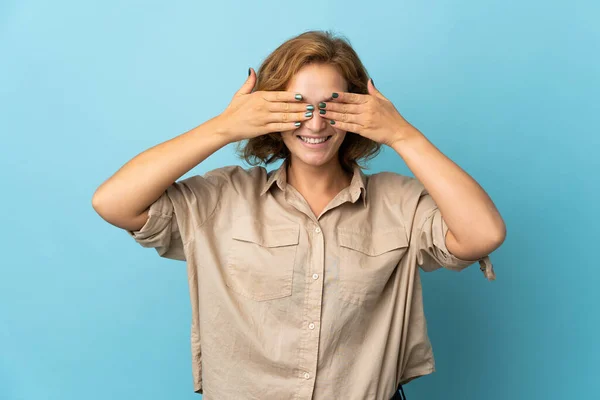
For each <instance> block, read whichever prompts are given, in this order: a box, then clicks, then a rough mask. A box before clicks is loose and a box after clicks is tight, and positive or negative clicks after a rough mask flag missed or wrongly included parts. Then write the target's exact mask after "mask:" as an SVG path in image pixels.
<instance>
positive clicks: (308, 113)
mask: <svg viewBox="0 0 600 400" xmlns="http://www.w3.org/2000/svg"><path fill="white" fill-rule="evenodd" d="M304 116H305V117H312V113H311V112H310V111H309V112H306V113H304Z"/></svg>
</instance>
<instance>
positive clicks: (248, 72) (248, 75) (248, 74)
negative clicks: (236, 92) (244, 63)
mask: <svg viewBox="0 0 600 400" xmlns="http://www.w3.org/2000/svg"><path fill="white" fill-rule="evenodd" d="M248 76H250V68H248Z"/></svg>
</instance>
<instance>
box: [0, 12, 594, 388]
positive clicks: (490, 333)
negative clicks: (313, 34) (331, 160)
mask: <svg viewBox="0 0 600 400" xmlns="http://www.w3.org/2000/svg"><path fill="white" fill-rule="evenodd" d="M283 3H284V2H281V1H262V2H252V3H250V2H242V1H239V2H232V1H220V2H202V3H201V2H193V1H179V2H168V3H167V2H166V1H165V2H155V1H152V2H150V1H129V2H117V1H111V2H108V1H102V2H100V1H85V2H77V1H53V2H48V1H27V0H19V1H16V0H9V1H7V0H4V1H3V2H1V3H0V60H1V61H0V135H1V142H0V167H1V168H0V178H1V180H2V186H1V188H2V189H1V190H2V195H1V196H0V205H1V207H0V227H1V230H0V239H1V243H2V250H3V256H2V258H1V261H0V267H1V268H0V273H1V275H0V399H3V400H4V399H6V400H22V399H27V400H29V399H49V400H71V399H73V400H75V399H77V400H79V399H98V400H100V399H103V400H104V399H127V400H131V399H145V400H150V399H197V398H200V397H199V395H197V394H194V393H193V391H192V378H191V366H190V362H191V361H190V358H191V355H190V347H189V346H190V345H189V323H190V303H189V292H188V287H187V277H186V268H185V264H184V263H182V262H178V261H173V260H167V259H162V258H160V257H158V255H157V254H156V252H155V251H154V250H151V249H144V248H142V247H141V246H139V245H138V244H137V243H135V241H134V240H133V239H131V238H130V237H129V236H128V235H127V233H126V232H124V231H123V230H120V229H118V228H116V227H114V226H112V225H109V224H108V223H106V222H104V221H103V220H102V219H101V218H100V217H99V216H98V215H97V214H96V213H95V212H94V210H93V208H92V206H91V198H92V195H93V193H94V190H95V189H96V188H97V187H98V186H99V185H100V184H101V183H102V182H103V181H104V180H105V179H107V178H108V177H109V176H110V175H112V174H113V173H114V172H115V171H116V170H117V169H118V168H119V167H121V166H122V165H123V164H124V163H125V162H127V161H128V160H129V159H131V158H132V157H134V156H135V155H136V154H138V153H140V152H142V151H143V150H145V149H147V148H149V147H151V146H153V145H155V144H158V143H161V142H164V141H166V140H168V139H170V138H172V137H174V136H176V135H178V134H181V133H183V132H185V131H187V130H189V129H191V128H193V127H194V126H197V125H199V124H200V123H202V122H204V121H206V120H208V119H210V118H212V117H213V116H215V115H217V114H218V113H220V112H222V111H223V109H224V108H225V107H226V106H227V104H228V103H229V101H230V99H231V97H232V95H233V93H234V92H235V91H236V90H238V88H239V87H240V86H241V85H242V83H243V82H244V80H245V79H246V77H247V70H248V67H250V66H252V67H254V68H258V67H259V65H260V63H261V61H262V60H263V59H264V57H266V56H267V55H268V54H269V53H270V52H271V51H273V50H274V49H275V48H276V47H277V46H279V44H281V43H282V42H283V41H285V40H287V39H289V38H291V37H292V36H295V35H297V34H299V33H301V32H303V31H306V30H310V29H329V30H333V31H334V32H336V33H339V34H342V35H345V36H346V37H347V38H348V39H350V42H351V43H352V45H353V46H354V48H355V49H356V51H357V52H358V54H359V55H360V57H361V59H362V61H363V62H364V64H365V66H366V67H367V69H368V71H369V73H370V75H371V76H372V77H373V78H374V80H375V83H376V85H377V87H378V88H379V90H381V91H382V93H383V94H384V95H385V96H387V97H388V98H389V99H390V100H391V101H392V102H393V103H394V104H395V106H396V107H397V108H398V110H399V111H400V112H401V113H402V114H403V115H404V117H405V118H406V119H407V120H408V121H409V122H411V123H412V124H413V125H415V126H416V127H417V128H419V129H420V130H421V132H423V133H424V134H425V135H426V136H427V137H428V138H429V139H430V140H431V141H432V142H433V143H434V144H435V145H436V146H437V147H438V148H439V149H440V150H441V151H442V152H444V153H445V154H446V155H448V156H449V157H450V158H451V159H453V160H454V161H455V162H456V163H458V164H459V165H460V166H461V167H462V168H463V169H465V170H466V171H467V172H468V173H469V174H471V175H472V176H473V177H474V178H475V179H476V180H477V181H478V182H479V183H480V184H481V185H482V186H483V188H484V189H485V190H486V191H487V192H488V193H489V194H490V196H491V197H492V199H493V200H494V202H495V204H496V205H497V207H498V209H499V210H500V212H501V214H502V215H503V217H504V218H505V221H506V223H507V227H508V236H507V239H506V241H505V243H504V244H503V246H502V247H501V248H500V249H498V250H497V251H496V252H494V253H493V254H492V261H493V262H494V265H495V270H496V273H497V276H498V279H497V280H496V281H495V282H487V281H486V280H485V279H484V278H483V276H482V274H481V272H480V271H479V269H478V267H477V266H476V265H473V266H472V267H470V268H468V269H467V270H465V271H463V272H461V273H456V272H451V271H447V270H438V271H436V272H433V273H422V278H423V285H424V298H425V307H426V309H425V311H426V314H427V318H428V326H429V332H430V337H431V340H432V343H433V346H434V353H435V357H436V361H437V371H436V372H435V373H434V374H432V375H429V376H426V377H423V378H420V379H417V380H415V381H413V382H411V383H409V384H408V385H406V387H405V389H406V394H407V396H408V398H409V399H410V400H413V399H460V400H462V399H473V400H481V399H489V400H496V399H498V400H499V399H505V398H512V399H546V398H550V397H552V398H554V397H556V398H570V399H592V398H597V397H595V396H597V393H598V392H599V391H600V385H599V382H600V380H599V379H598V378H597V375H598V372H600V371H599V370H600V368H599V367H598V361H599V359H600V351H599V347H600V346H599V345H598V340H599V338H598V330H599V327H600V312H599V311H598V306H599V300H600V297H599V295H598V285H599V283H600V266H599V265H598V256H597V255H598V246H599V244H600V230H599V229H600V228H599V226H600V224H599V222H598V220H599V217H600V215H599V212H598V205H599V203H600V202H599V200H600V199H599V197H600V196H599V179H598V173H599V172H600V162H599V157H598V148H599V145H600V140H599V138H598V134H599V133H600V129H599V126H600V102H599V100H598V95H599V94H600V72H599V71H600V65H599V63H600V52H599V47H600V24H598V20H599V18H600V6H599V5H598V2H597V1H592V0H590V1H570V2H567V1H542V0H536V1H533V0H529V1H507V0H492V1H475V0H458V1H449V0H442V1H423V0H420V1H417V0H412V1H369V2H358V1H341V0H339V1H323V2H295V3H294V4H293V5H285V6H284V5H282V4H283ZM286 4H287V3H286ZM229 164H241V161H239V159H237V158H236V157H235V154H234V146H233V145H230V146H227V147H225V148H223V149H221V150H220V151H218V152H217V153H215V154H214V155H213V156H211V157H210V158H209V159H207V160H206V161H205V162H204V163H202V165H200V166H198V167H196V168H194V169H193V170H192V171H191V172H190V174H197V173H204V172H206V171H208V170H210V169H213V168H216V167H219V166H223V165H229ZM242 165H243V164H242ZM370 166H371V169H370V170H368V171H367V173H375V172H379V171H382V170H390V171H395V172H399V173H403V174H407V175H412V173H411V172H410V170H409V169H408V168H407V167H406V165H405V164H404V162H403V161H402V159H401V158H400V157H399V156H398V155H397V154H396V153H395V152H394V151H393V150H392V149H390V148H385V150H384V152H383V153H382V154H381V155H380V156H379V158H377V159H376V160H374V161H373V162H372V163H371V164H370ZM186 176H189V174H186V175H185V176H184V177H186ZM594 393H595V394H594Z"/></svg>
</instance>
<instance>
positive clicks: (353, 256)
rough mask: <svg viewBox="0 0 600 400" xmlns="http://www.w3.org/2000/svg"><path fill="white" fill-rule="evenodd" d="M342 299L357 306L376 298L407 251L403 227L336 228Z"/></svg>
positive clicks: (339, 292)
mask: <svg viewBox="0 0 600 400" xmlns="http://www.w3.org/2000/svg"><path fill="white" fill-rule="evenodd" d="M338 243H339V245H340V247H339V257H340V264H339V289H338V297H339V299H340V300H341V301H343V302H347V303H352V304H356V305H364V304H365V303H369V304H372V303H374V302H376V301H377V299H379V297H380V296H381V293H382V292H383V289H384V287H385V285H386V283H387V282H388V280H389V278H390V276H391V275H392V273H393V272H394V269H395V268H396V266H397V265H398V264H399V263H400V260H401V259H402V257H403V256H404V255H405V254H406V252H407V251H408V239H407V237H406V233H405V232H404V228H402V227H394V228H391V229H382V230H373V231H371V232H366V231H363V232H357V231H351V230H346V229H341V228H339V229H338Z"/></svg>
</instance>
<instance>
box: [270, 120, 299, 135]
mask: <svg viewBox="0 0 600 400" xmlns="http://www.w3.org/2000/svg"><path fill="white" fill-rule="evenodd" d="M300 125H301V122H300V121H296V122H271V123H268V124H266V125H265V130H266V131H267V132H284V131H291V130H295V129H298V128H299V127H300Z"/></svg>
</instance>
